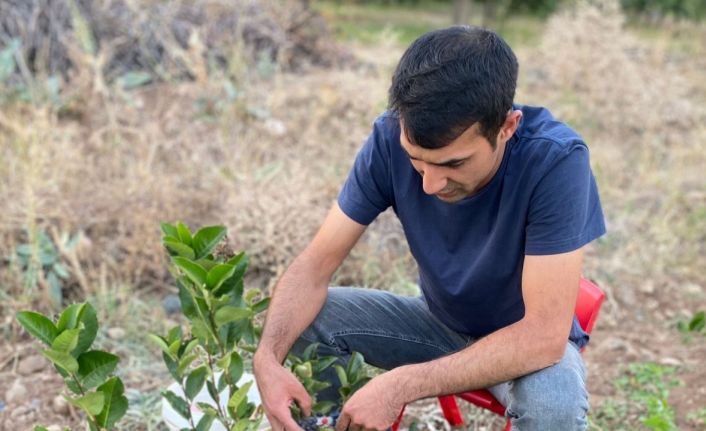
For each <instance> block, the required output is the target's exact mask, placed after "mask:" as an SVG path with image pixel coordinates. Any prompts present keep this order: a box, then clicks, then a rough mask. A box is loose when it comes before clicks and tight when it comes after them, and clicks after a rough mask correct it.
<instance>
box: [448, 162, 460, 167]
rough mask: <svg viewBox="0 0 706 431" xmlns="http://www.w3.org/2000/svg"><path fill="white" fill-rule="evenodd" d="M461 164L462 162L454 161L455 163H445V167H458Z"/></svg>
mask: <svg viewBox="0 0 706 431" xmlns="http://www.w3.org/2000/svg"><path fill="white" fill-rule="evenodd" d="M461 166H463V162H456V163H451V164H449V165H446V167H447V168H451V169H454V168H459V167H461Z"/></svg>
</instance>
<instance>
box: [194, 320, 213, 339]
mask: <svg viewBox="0 0 706 431" xmlns="http://www.w3.org/2000/svg"><path fill="white" fill-rule="evenodd" d="M191 334H192V335H193V336H194V337H196V338H198V339H199V341H201V343H203V344H207V343H208V342H209V341H211V340H212V339H213V336H211V331H209V330H208V327H207V326H206V324H205V323H204V322H203V321H202V320H194V321H192V322H191Z"/></svg>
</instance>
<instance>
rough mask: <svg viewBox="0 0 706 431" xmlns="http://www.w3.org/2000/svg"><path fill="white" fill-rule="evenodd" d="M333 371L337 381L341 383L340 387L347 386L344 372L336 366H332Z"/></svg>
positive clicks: (340, 367) (346, 377)
mask: <svg viewBox="0 0 706 431" xmlns="http://www.w3.org/2000/svg"><path fill="white" fill-rule="evenodd" d="M333 369H334V370H336V375H337V376H338V380H339V381H340V382H341V386H348V376H347V375H346V370H344V369H343V367H342V366H340V365H338V364H336V365H334V366H333Z"/></svg>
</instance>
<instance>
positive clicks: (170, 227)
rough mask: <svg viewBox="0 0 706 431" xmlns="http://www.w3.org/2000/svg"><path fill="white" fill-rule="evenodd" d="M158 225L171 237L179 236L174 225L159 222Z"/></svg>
mask: <svg viewBox="0 0 706 431" xmlns="http://www.w3.org/2000/svg"><path fill="white" fill-rule="evenodd" d="M159 226H160V228H162V232H163V233H164V234H165V235H166V236H171V237H173V238H179V232H178V231H177V228H176V226H174V225H173V224H169V223H161V224H160V225H159Z"/></svg>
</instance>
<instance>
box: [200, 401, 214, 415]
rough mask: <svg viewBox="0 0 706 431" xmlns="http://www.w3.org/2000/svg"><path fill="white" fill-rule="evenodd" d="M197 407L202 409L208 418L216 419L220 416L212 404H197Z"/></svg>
mask: <svg viewBox="0 0 706 431" xmlns="http://www.w3.org/2000/svg"><path fill="white" fill-rule="evenodd" d="M196 405H197V406H199V408H200V409H201V411H202V412H203V414H204V415H206V416H211V417H215V416H218V411H217V410H216V409H215V407H213V406H212V405H211V404H208V403H196Z"/></svg>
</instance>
